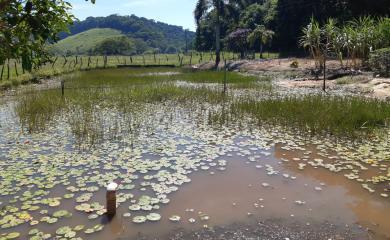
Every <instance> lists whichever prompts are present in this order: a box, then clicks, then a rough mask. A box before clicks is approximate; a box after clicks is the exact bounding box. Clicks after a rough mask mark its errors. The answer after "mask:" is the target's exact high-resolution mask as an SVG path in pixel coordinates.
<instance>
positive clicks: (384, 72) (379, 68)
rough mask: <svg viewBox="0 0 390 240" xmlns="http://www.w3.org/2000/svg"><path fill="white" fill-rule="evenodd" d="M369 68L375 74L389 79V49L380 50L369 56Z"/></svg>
mask: <svg viewBox="0 0 390 240" xmlns="http://www.w3.org/2000/svg"><path fill="white" fill-rule="evenodd" d="M369 62H370V67H371V69H372V70H373V71H374V73H375V74H379V75H380V76H382V77H390V74H389V70H390V48H382V49H379V50H376V51H374V52H372V53H371V54H370V60H369Z"/></svg>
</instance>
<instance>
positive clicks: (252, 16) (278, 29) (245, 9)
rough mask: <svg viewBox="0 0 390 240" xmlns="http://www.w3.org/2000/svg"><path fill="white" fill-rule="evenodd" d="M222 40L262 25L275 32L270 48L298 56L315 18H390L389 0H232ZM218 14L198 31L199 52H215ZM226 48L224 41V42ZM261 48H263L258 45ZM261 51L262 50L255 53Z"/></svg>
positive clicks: (210, 16)
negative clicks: (305, 32) (304, 31)
mask: <svg viewBox="0 0 390 240" xmlns="http://www.w3.org/2000/svg"><path fill="white" fill-rule="evenodd" d="M221 12H222V16H221V18H222V19H223V21H221V39H226V38H227V37H228V36H229V34H230V33H232V32H234V31H235V30H237V29H250V30H254V29H255V28H256V27H257V26H259V25H264V26H265V27H266V29H270V30H272V31H274V32H275V36H274V37H273V40H272V43H271V45H270V46H268V47H269V48H272V49H273V50H274V51H281V52H282V53H283V52H284V53H296V52H297V51H302V49H301V48H299V44H298V41H299V37H300V36H301V35H302V28H303V27H304V26H307V24H308V23H309V22H310V19H311V18H312V17H314V18H315V19H317V20H318V21H319V22H320V23H324V22H326V21H327V19H328V18H334V19H336V20H337V21H339V22H347V21H349V20H352V19H355V18H358V17H360V16H366V15H370V16H374V17H377V16H388V15H389V13H390V1H389V0H230V1H229V2H228V3H227V4H224V9H223V11H221ZM215 14H216V13H215V10H212V11H209V12H208V13H207V14H206V15H205V16H204V17H203V18H202V20H201V21H200V24H199V26H198V28H197V31H196V40H195V48H196V49H197V50H203V51H205V50H211V49H214V48H215V37H214V36H215V25H214V24H213V19H214V16H215ZM222 45H223V47H225V45H224V41H222ZM254 46H255V47H257V48H259V47H260V45H258V44H257V45H256V44H255V45H254ZM253 50H259V49H253Z"/></svg>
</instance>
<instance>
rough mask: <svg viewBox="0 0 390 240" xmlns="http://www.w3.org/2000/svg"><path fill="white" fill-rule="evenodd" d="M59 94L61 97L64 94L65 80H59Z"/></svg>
mask: <svg viewBox="0 0 390 240" xmlns="http://www.w3.org/2000/svg"><path fill="white" fill-rule="evenodd" d="M61 94H62V97H63V96H64V95H65V80H61Z"/></svg>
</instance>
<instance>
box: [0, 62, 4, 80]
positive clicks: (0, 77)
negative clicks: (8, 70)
mask: <svg viewBox="0 0 390 240" xmlns="http://www.w3.org/2000/svg"><path fill="white" fill-rule="evenodd" d="M4 68H5V62H4V64H3V67H2V68H1V75H0V81H3V73H4Z"/></svg>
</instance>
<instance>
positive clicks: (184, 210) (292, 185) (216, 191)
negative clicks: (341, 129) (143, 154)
mask: <svg viewBox="0 0 390 240" xmlns="http://www.w3.org/2000/svg"><path fill="white" fill-rule="evenodd" d="M270 153H271V155H270V156H264V155H262V154H260V153H259V155H258V156H261V157H259V158H258V160H257V161H256V162H249V161H248V159H247V158H246V157H242V156H239V155H236V154H232V156H230V157H223V159H224V160H228V166H227V169H226V171H218V172H215V173H214V174H212V173H210V172H200V173H195V174H193V176H192V182H191V183H188V184H186V185H184V186H183V187H182V189H181V190H180V191H178V192H176V193H173V194H172V196H171V202H170V203H169V204H168V205H165V206H163V207H162V208H161V209H160V212H159V213H160V214H161V215H162V216H163V219H162V220H161V221H160V222H158V223H145V224H141V225H138V224H133V223H131V218H124V217H122V214H123V213H125V212H127V211H126V210H127V205H123V206H121V207H120V208H119V209H118V212H117V215H116V217H115V218H114V219H112V220H111V221H107V219H105V218H103V219H98V220H95V221H94V223H95V224H97V223H103V224H105V225H106V227H105V228H104V230H103V231H102V232H100V233H96V234H94V235H93V239H97V240H100V239H101V240H103V239H116V238H119V237H121V238H124V237H125V238H128V239H133V238H136V237H137V236H139V235H145V236H148V237H159V236H164V235H166V234H168V233H170V232H172V231H175V229H177V228H182V229H184V230H188V231H191V230H197V229H201V228H202V227H205V226H204V225H207V226H208V227H213V226H220V225H229V224H232V223H237V222H239V223H246V224H250V223H251V222H252V221H253V220H254V219H263V220H267V219H275V218H276V219H285V220H287V221H291V222H302V223H304V224H307V225H309V224H314V223H321V222H325V221H328V222H331V223H332V224H335V225H339V226H346V225H348V226H351V227H356V225H361V226H362V227H363V228H370V229H371V232H372V233H373V234H374V236H375V238H373V239H379V240H384V239H388V238H387V237H388V236H389V234H390V221H388V219H389V216H390V203H389V201H387V200H383V199H380V198H376V197H374V196H373V195H371V194H369V193H367V192H366V191H364V190H363V189H362V188H361V187H360V186H359V184H357V183H355V182H352V181H347V180H346V178H345V177H343V176H340V175H338V174H334V173H330V172H329V171H326V170H322V169H314V168H307V169H305V170H304V171H299V170H297V168H296V166H294V164H293V163H291V162H287V163H286V162H282V161H281V160H280V158H284V159H292V158H293V157H296V156H299V153H298V152H294V151H285V150H282V149H281V148H280V146H278V145H277V146H276V147H275V148H273V149H272V150H271V151H270ZM221 159H222V158H221ZM266 164H268V165H270V166H272V167H273V169H274V170H275V171H278V172H279V174H278V175H274V176H269V175H267V172H266V171H265V170H264V168H265V165H266ZM258 165H261V166H262V168H257V167H256V166H258ZM282 174H285V175H286V174H288V176H289V177H288V178H287V177H283V176H281V175H282ZM286 176H287V175H286ZM291 177H292V178H295V179H292V178H291ZM263 183H268V184H269V185H270V186H269V187H264V186H263V185H262V184H263ZM315 187H321V188H322V189H323V190H322V191H316V190H315ZM62 192H64V189H62V188H57V189H56V191H53V193H52V195H53V196H56V195H59V194H61V193H62ZM104 196H105V195H104V191H100V192H99V193H98V194H97V199H96V200H97V201H99V202H104ZM296 201H303V202H305V204H303V205H299V204H297V203H296ZM62 207H63V208H64V209H72V208H73V203H72V201H70V200H65V201H64V202H63V205H62ZM200 213H202V214H207V215H208V216H209V217H210V220H208V221H201V220H200V219H199V214H200ZM248 213H249V214H248ZM74 214H76V217H73V218H72V219H71V220H65V221H63V222H62V225H64V224H69V225H77V224H85V223H86V222H85V216H83V214H79V213H74ZM171 215H179V216H181V217H182V220H181V222H180V223H172V222H170V221H169V220H168V217H167V216H171ZM77 216H80V217H77ZM190 218H194V219H196V222H195V223H190V222H189V221H188V220H189V219H190ZM88 222H89V223H90V221H88ZM29 229H32V227H29V228H25V227H20V228H17V230H19V231H21V232H28V230H29ZM55 229H56V227H55V226H49V225H47V226H45V227H44V228H42V230H44V231H47V232H53V233H54V232H55ZM286 237H288V236H286ZM86 238H87V239H89V238H88V237H86ZM362 239H364V238H362Z"/></svg>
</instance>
